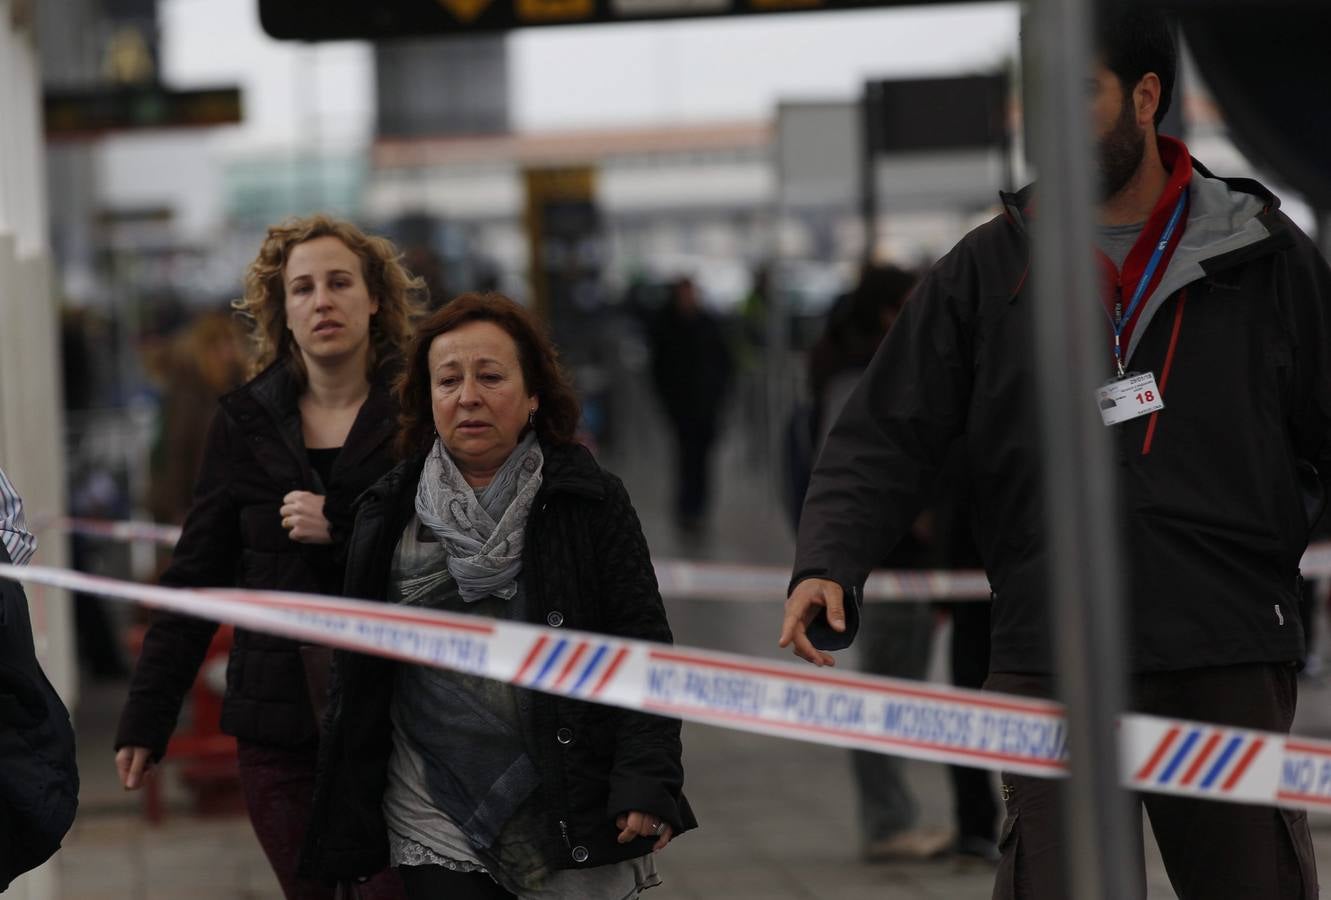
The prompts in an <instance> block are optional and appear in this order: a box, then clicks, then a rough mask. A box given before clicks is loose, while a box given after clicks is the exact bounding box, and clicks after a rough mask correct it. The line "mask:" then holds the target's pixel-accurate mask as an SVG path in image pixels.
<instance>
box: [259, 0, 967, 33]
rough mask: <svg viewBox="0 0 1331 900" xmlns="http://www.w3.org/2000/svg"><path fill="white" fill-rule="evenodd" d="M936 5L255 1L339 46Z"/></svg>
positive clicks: (858, 1)
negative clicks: (516, 30)
mask: <svg viewBox="0 0 1331 900" xmlns="http://www.w3.org/2000/svg"><path fill="white" fill-rule="evenodd" d="M941 2H947V0H377V2H374V3H367V2H365V0H259V18H260V21H262V23H263V29H264V31H266V32H268V34H269V35H271V36H272V37H275V38H279V39H283V40H300V41H338V40H365V39H369V40H378V39H387V38H398V37H417V36H420V35H429V34H460V33H478V32H487V31H508V30H510V29H514V28H526V27H532V26H543V25H576V24H588V23H592V22H641V21H645V20H650V19H682V18H692V17H696V16H735V15H746V14H758V15H766V14H774V13H784V12H806V11H810V10H819V9H864V8H867V7H876V6H919V5H922V4H928V3H941Z"/></svg>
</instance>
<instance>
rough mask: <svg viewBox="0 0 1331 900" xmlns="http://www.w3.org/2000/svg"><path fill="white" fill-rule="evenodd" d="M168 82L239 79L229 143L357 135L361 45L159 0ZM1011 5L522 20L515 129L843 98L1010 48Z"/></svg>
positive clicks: (364, 94) (514, 77)
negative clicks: (314, 38) (533, 24)
mask: <svg viewBox="0 0 1331 900" xmlns="http://www.w3.org/2000/svg"><path fill="white" fill-rule="evenodd" d="M160 9H161V15H162V26H163V39H164V40H163V50H164V59H163V68H164V74H165V77H166V78H167V79H168V80H169V81H170V82H172V83H174V84H176V85H177V86H181V87H186V86H192V85H203V84H216V83H227V82H230V83H240V84H241V85H242V86H243V87H244V88H245V92H246V98H245V99H246V115H247V121H246V123H245V124H244V125H242V126H240V127H238V128H229V129H221V130H219V132H218V134H217V139H218V141H219V142H220V143H221V145H222V146H221V147H219V148H218V149H222V148H223V147H224V148H225V149H226V150H231V151H236V150H242V151H243V150H244V149H247V148H254V149H261V148H262V149H272V148H275V147H280V146H284V145H290V144H292V143H306V142H310V141H317V142H319V143H321V144H324V145H325V146H326V145H327V144H328V142H330V141H334V142H335V141H347V142H350V143H352V144H359V143H361V142H363V141H365V140H366V139H367V138H368V136H369V129H370V127H371V123H370V116H371V111H372V104H373V84H372V78H373V67H372V63H371V55H370V51H369V48H368V46H367V45H365V44H363V43H336V44H319V45H303V44H298V43H284V42H278V41H274V40H271V39H270V38H268V37H267V36H266V35H264V34H263V32H262V29H261V28H260V27H259V22H258V3H257V2H256V0H161V6H160ZM1017 15H1018V13H1017V4H1016V3H1011V2H1004V3H982V4H963V5H956V6H950V5H949V6H930V7H925V8H910V9H891V10H881V11H870V12H833V13H823V14H797V15H780V16H774V17H764V18H761V19H760V18H757V17H739V18H730V19H719V20H706V21H685V22H670V23H644V24H637V25H614V26H599V27H598V26H590V27H587V26H582V27H568V28H554V29H529V30H526V31H520V32H515V33H514V34H513V36H512V37H511V38H510V47H511V49H510V65H511V82H510V85H511V91H512V108H513V120H514V124H515V126H516V127H517V128H518V129H520V130H549V129H564V128H580V127H588V126H607V125H608V126H614V125H632V124H649V123H650V124H663V123H670V122H686V121H687V122H697V121H708V120H735V119H758V118H765V117H768V116H770V115H771V114H772V112H773V110H774V107H775V104H776V103H777V102H778V101H779V100H796V99H811V98H817V99H822V98H848V97H851V96H853V95H854V94H855V93H857V92H858V89H859V85H861V84H862V83H863V81H864V80H865V79H867V78H870V77H874V76H888V75H903V76H904V75H912V74H926V73H944V72H965V71H979V70H990V69H993V68H995V67H997V66H998V65H1001V63H1002V61H1003V60H1004V59H1005V58H1007V57H1009V56H1011V55H1013V54H1014V53H1015V52H1016V45H1017Z"/></svg>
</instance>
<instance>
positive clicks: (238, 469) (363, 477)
mask: <svg viewBox="0 0 1331 900" xmlns="http://www.w3.org/2000/svg"><path fill="white" fill-rule="evenodd" d="M390 374H391V373H389V372H381V373H380V377H379V378H377V379H376V381H375V382H374V383H373V384H372V385H371V388H370V394H369V396H368V397H367V398H366V400H365V402H364V404H362V406H361V409H360V412H359V413H358V414H357V416H356V420H355V423H354V424H353V425H352V427H351V431H350V433H349V434H348V435H347V440H346V443H345V444H344V445H343V447H342V450H341V452H340V453H338V455H337V460H336V462H335V463H334V464H333V470H332V478H331V480H330V483H329V484H327V485H324V484H322V483H321V481H320V478H319V476H318V474H317V473H316V472H315V471H314V469H313V468H312V467H311V466H310V463H309V458H308V455H307V452H306V449H305V444H304V438H303V436H302V432H301V421H300V409H299V406H298V402H299V397H300V385H299V382H298V381H297V379H296V377H295V375H294V374H293V373H292V372H291V370H290V369H289V367H288V364H287V363H286V362H284V361H279V362H276V363H274V364H273V365H271V366H269V367H268V368H267V369H265V370H264V371H263V372H261V373H260V374H259V375H257V376H255V378H253V379H252V380H251V381H249V382H248V383H246V384H244V385H242V386H241V387H239V388H237V389H236V390H235V391H232V392H231V393H229V394H227V395H226V396H224V397H222V399H221V401H220V406H219V409H218V412H217V415H216V416H215V417H214V419H213V423H212V426H211V428H210V430H209V434H208V440H207V444H206V446H205V450H204V456H203V462H202V463H201V464H200V471H199V475H198V479H197V481H196V483H195V487H194V500H193V504H192V506H191V507H190V511H189V514H188V515H187V516H186V518H185V524H184V528H183V531H182V533H181V537H180V541H179V543H177V544H176V547H175V551H174V552H173V554H172V557H171V565H170V566H169V567H168V568H167V570H166V571H165V572H164V573H163V574H162V578H161V583H162V584H164V585H167V586H171V587H242V588H255V589H263V590H280V591H303V592H309V593H321V594H337V593H339V592H340V590H341V587H342V563H343V549H344V544H345V541H346V538H347V535H348V534H349V533H350V531H351V509H352V504H353V503H354V501H355V499H356V497H357V496H358V495H359V494H360V493H361V492H362V491H364V490H365V489H366V488H367V487H369V486H370V485H371V484H373V483H374V482H375V481H376V480H378V479H379V478H380V477H381V476H382V475H383V474H384V473H385V472H387V471H388V470H389V469H390V468H391V467H392V465H393V462H394V460H393V458H392V454H391V438H392V436H393V434H394V433H395V431H396V425H397V422H396V418H397V404H396V403H395V401H394V400H393V398H392V396H391V394H390V392H389V390H388V387H387V380H388V377H389V376H390ZM297 490H304V491H311V492H314V493H318V494H323V495H324V496H325V500H324V516H325V518H327V519H328V521H329V524H330V526H331V531H332V537H333V543H332V544H306V543H300V542H297V541H293V540H291V538H290V537H288V536H287V533H286V531H285V530H284V529H283V528H282V522H281V516H280V514H279V512H278V510H279V509H280V507H281V506H282V498H283V497H285V496H286V495H287V494H288V493H290V492H291V491H297ZM216 631H217V623H215V622H212V621H209V620H206V619H195V618H190V617H187V616H180V615H171V614H162V615H159V616H158V617H157V618H156V619H155V620H154V621H153V623H152V626H151V627H150V628H149V629H148V633H147V636H146V637H145V639H144V642H143V649H142V651H141V652H140V654H139V660H138V663H137V665H136V666H135V668H134V676H133V678H132V680H131V682H130V690H129V699H128V701H127V702H126V704H125V708H124V711H123V712H122V713H121V716H120V727H119V729H118V730H117V733H116V741H115V746H116V748H117V749H118V748H120V747H123V746H126V745H129V746H138V747H148V748H149V749H151V750H152V753H153V758H154V759H160V758H161V756H162V755H163V754H164V753H165V752H166V745H167V741H168V740H169V739H170V737H171V732H172V731H173V730H174V729H175V725H176V718H177V716H179V714H180V707H181V704H182V702H183V700H184V697H185V693H186V692H187V691H188V690H189V688H190V685H191V684H193V683H194V678H195V676H196V675H197V674H198V671H199V666H200V665H201V664H202V661H203V657H204V654H205V652H206V651H207V649H208V645H209V643H210V642H211V641H212V638H213V635H214V633H215V632H216ZM226 683H227V686H226V696H225V698H224V699H223V702H222V723H221V724H222V731H224V732H226V733H227V734H231V735H234V736H235V737H237V738H240V739H241V740H245V741H249V742H252V743H256V744H264V745H268V746H278V747H298V746H301V745H309V744H311V743H312V742H313V741H314V740H315V739H316V738H317V735H318V731H317V727H316V723H315V720H314V713H313V711H312V710H311V709H310V700H309V696H308V693H307V690H306V685H305V670H304V666H303V664H302V662H301V657H300V651H299V645H298V644H297V643H296V642H295V641H292V640H289V639H287V638H280V637H274V636H271V635H266V634H261V633H258V632H251V631H246V630H243V629H237V630H236V635H235V642H234V644H233V645H232V649H231V657H230V659H229V661H228V664H227V682H226Z"/></svg>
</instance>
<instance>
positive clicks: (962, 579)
mask: <svg viewBox="0 0 1331 900" xmlns="http://www.w3.org/2000/svg"><path fill="white" fill-rule="evenodd" d="M38 527H39V528H48V527H49V528H58V529H60V530H63V531H67V532H69V533H71V534H82V535H87V536H91V537H101V538H107V539H109V540H119V541H147V542H150V543H155V544H160V545H162V546H165V547H170V546H174V545H175V543H176V541H178V540H179V539H180V528H179V527H177V526H173V525H159V524H156V523H154V522H138V521H124V520H120V521H108V520H101V519H80V518H60V517H48V518H44V519H42V520H40V523H39V526H38ZM653 566H654V567H655V569H656V580H657V583H658V585H659V586H660V590H661V596H662V597H671V598H676V599H694V600H731V601H744V602H751V603H770V602H772V599H773V598H779V597H784V596H785V595H786V587H787V586H788V585H789V583H790V572H789V570H788V569H783V568H781V567H780V566H754V565H738V564H734V563H710V562H706V563H704V562H694V561H691V560H678V559H662V560H654V561H653ZM1302 569H1303V574H1304V575H1311V576H1320V577H1326V576H1331V543H1322V544H1314V545H1313V546H1311V547H1309V548H1308V551H1307V552H1306V553H1305V554H1304V556H1303V562H1302ZM863 597H864V600H865V602H867V603H886V602H909V601H920V600H946V601H976V600H988V599H989V579H988V577H987V576H986V575H985V573H984V572H981V571H971V570H966V571H962V570H957V571H944V570H919V571H909V570H896V571H891V572H887V571H883V572H874V573H873V574H872V575H870V576H869V579H868V581H866V582H865V584H864V593H863Z"/></svg>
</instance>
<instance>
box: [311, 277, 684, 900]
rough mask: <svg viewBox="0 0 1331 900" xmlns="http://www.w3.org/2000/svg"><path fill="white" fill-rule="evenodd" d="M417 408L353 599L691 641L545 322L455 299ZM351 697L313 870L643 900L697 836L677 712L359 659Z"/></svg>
mask: <svg viewBox="0 0 1331 900" xmlns="http://www.w3.org/2000/svg"><path fill="white" fill-rule="evenodd" d="M397 396H398V400H399V404H400V406H401V408H402V417H401V431H400V434H399V437H398V440H399V446H400V448H401V450H402V455H403V456H404V457H406V459H407V461H406V462H404V463H403V464H401V465H399V466H398V467H397V468H396V469H394V470H393V471H392V472H391V473H389V474H388V475H387V476H385V477H384V478H383V479H382V480H381V481H380V482H379V483H378V484H376V485H375V486H374V487H373V488H371V489H370V490H369V491H368V492H367V493H366V495H365V496H364V498H362V500H361V501H360V503H359V504H358V505H357V511H356V525H355V534H356V539H355V542H354V543H353V544H352V545H351V546H350V547H349V554H348V561H347V594H348V595H349V596H356V597H364V598H367V599H372V600H379V601H383V602H388V603H395V604H400V605H404V606H416V607H426V608H431V609H441V610H447V611H450V612H466V613H474V614H477V615H482V616H488V617H491V618H498V619H509V620H514V621H520V622H530V623H535V624H540V625H545V626H548V627H551V628H576V629H580V630H584V631H595V632H604V633H606V634H612V635H617V636H622V637H629V638H635V639H640V640H650V641H659V642H664V643H669V642H670V640H671V634H670V627H669V624H668V623H667V622H666V616H665V609H664V607H663V606H662V603H661V597H660V594H659V593H658V591H657V587H656V577H655V574H654V573H653V570H652V563H651V559H650V557H649V554H648V550H647V543H646V541H645V540H644V538H643V534H642V529H641V527H640V525H639V523H638V518H637V515H636V513H635V512H634V510H633V505H632V503H631V502H630V500H629V497H628V494H627V493H626V492H625V490H624V486H623V484H622V483H621V482H620V481H619V479H618V478H616V477H615V476H613V475H611V474H609V473H608V472H606V471H605V470H603V469H602V468H601V467H600V466H599V465H597V463H596V461H595V460H594V459H593V458H592V456H591V454H590V453H589V452H588V451H587V450H586V449H585V448H583V447H582V446H579V445H578V444H577V443H575V440H574V433H575V429H576V427H577V424H578V402H577V399H576V396H575V394H574V392H573V388H572V385H571V383H570V381H569V379H568V377H567V376H566V375H565V374H564V372H563V370H562V368H561V366H560V364H559V362H558V360H557V357H556V353H555V349H554V346H553V344H551V342H550V341H549V339H548V338H547V337H546V336H545V334H544V333H543V332H542V330H541V328H540V326H539V325H538V324H537V322H536V320H535V318H534V317H533V316H532V315H531V313H529V312H528V311H527V310H525V309H524V308H522V307H521V306H519V305H518V304H516V303H514V302H513V301H511V300H509V299H508V298H506V297H503V296H501V295H498V294H464V295H462V296H461V297H458V298H457V299H455V300H453V301H452V302H450V303H449V304H447V305H446V306H444V307H443V308H442V309H440V310H439V311H438V312H435V313H433V314H432V315H431V316H430V317H429V318H428V319H426V320H425V321H424V322H423V323H422V324H421V326H420V328H419V330H418V331H417V334H416V338H415V340H414V342H413V344H412V347H411V350H410V352H409V354H408V356H407V369H406V371H405V373H404V376H403V378H402V380H401V381H400V382H399V385H398V389H397ZM575 661H576V660H570V663H572V662H575ZM598 664H599V665H601V667H602V668H601V669H597V668H596V667H597V666H598ZM605 664H608V659H604V660H600V661H599V662H598V657H597V656H591V657H589V660H588V662H587V663H585V665H584V666H583V667H582V668H581V669H580V671H583V674H584V675H586V674H589V673H591V672H593V671H594V670H595V671H601V670H603V669H604V665H605ZM331 696H333V697H335V698H337V700H336V703H335V705H334V707H333V716H332V717H331V719H330V721H329V730H328V734H327V736H326V738H325V748H324V753H323V754H322V757H321V766H320V770H319V782H318V790H317V793H316V798H315V816H314V822H315V823H316V824H315V825H314V826H313V827H312V828H311V833H310V840H309V843H308V845H307V848H306V854H305V859H304V865H305V867H306V868H307V870H309V871H310V872H311V873H317V874H320V875H323V876H333V877H337V878H341V879H344V880H353V879H356V878H359V877H361V876H363V875H366V874H369V873H371V872H374V871H376V870H378V869H379V868H380V867H382V866H383V865H385V864H386V863H391V864H392V865H394V866H397V867H398V871H399V872H400V873H401V875H402V880H403V883H404V884H405V886H406V890H407V896H408V897H409V898H411V900H435V898H444V897H447V898H450V900H469V898H505V897H509V898H511V897H521V898H527V900H537V898H539V900H557V898H568V900H573V898H577V900H626V898H631V897H637V896H638V895H639V893H640V892H641V891H642V890H644V889H645V888H648V887H652V886H654V885H656V884H658V883H659V882H660V879H659V877H658V875H657V872H656V863H655V859H654V857H653V855H652V854H653V852H654V851H659V850H662V849H664V848H665V846H666V845H667V844H669V843H670V841H671V839H672V838H674V837H675V836H677V835H678V834H680V833H681V832H683V831H686V830H688V829H690V828H693V827H695V825H696V822H695V820H694V818H693V813H692V811H691V810H690V808H689V804H688V802H687V801H686V800H685V798H684V796H683V793H682V789H683V780H684V771H683V767H682V763H681V745H680V723H679V722H678V720H674V719H668V718H663V717H660V716H653V715H646V714H643V713H639V712H631V711H628V710H623V709H617V708H614V707H607V706H595V705H592V704H589V703H584V702H582V701H578V700H570V699H565V698H563V697H556V696H552V695H550V694H545V693H538V692H534V691H528V690H525V689H521V688H516V687H513V686H512V685H509V684H506V683H503V682H497V681H492V680H487V679H485V678H481V677H477V676H473V675H468V674H463V673H460V672H455V671H445V670H440V669H435V668H432V667H428V666H423V665H418V664H406V663H395V662H393V661H392V660H389V659H384V658H382V657H375V656H364V655H360V654H354V653H343V652H339V653H338V654H337V658H336V664H335V665H334V686H333V689H332V692H331Z"/></svg>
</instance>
